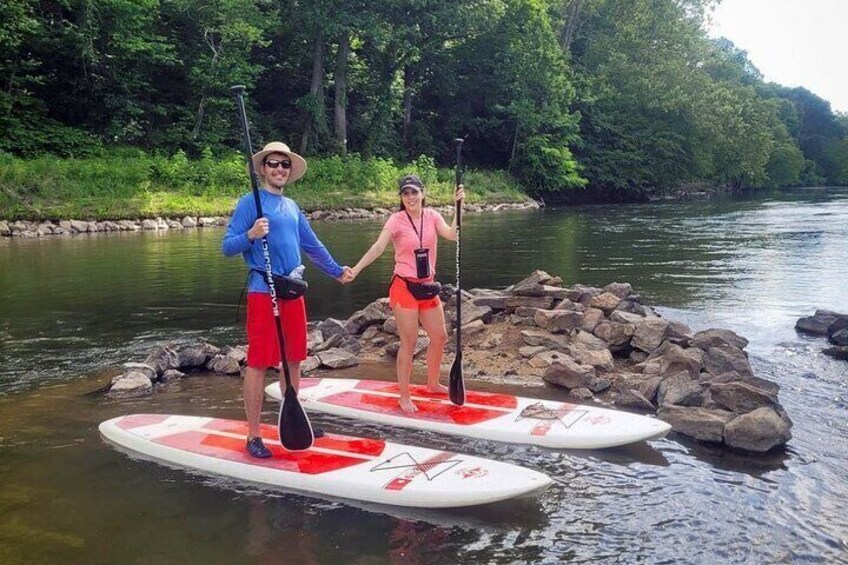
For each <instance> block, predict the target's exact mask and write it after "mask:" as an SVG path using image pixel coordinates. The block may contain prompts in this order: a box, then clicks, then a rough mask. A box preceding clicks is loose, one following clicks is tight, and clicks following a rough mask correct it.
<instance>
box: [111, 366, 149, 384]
mask: <svg viewBox="0 0 848 565" xmlns="http://www.w3.org/2000/svg"><path fill="white" fill-rule="evenodd" d="M121 366H122V367H123V368H124V369H125V371H124V372H125V373H129V372H131V371H137V372H140V373H142V374H144V375H145V376H147V378H148V379H150V380H151V381H155V380H156V379H157V378H158V377H159V376H158V375H157V374H156V369H155V368H153V367H152V366H150V365H148V364H147V363H124V364H123V365H121ZM122 377H123V375H119V376H117V377H115V379H113V382H114V381H115V380H117V379H120V378H122Z"/></svg>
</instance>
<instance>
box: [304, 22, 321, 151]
mask: <svg viewBox="0 0 848 565" xmlns="http://www.w3.org/2000/svg"><path fill="white" fill-rule="evenodd" d="M323 84H324V34H323V33H322V32H321V29H320V28H319V29H318V31H316V32H315V46H314V49H313V51H312V82H311V83H310V84H309V96H310V97H311V101H310V102H311V103H312V104H314V105H315V106H314V108H310V109H308V110H307V112H306V117H305V119H304V124H303V134H302V135H301V137H300V154H301V155H305V154H306V146H307V145H308V143H309V132H310V131H312V130H316V131H317V130H319V129H321V127H320V125H319V124H320V122H321V121H322V120H323V119H324V88H323Z"/></svg>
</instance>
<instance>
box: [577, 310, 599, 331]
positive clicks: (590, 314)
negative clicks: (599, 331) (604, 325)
mask: <svg viewBox="0 0 848 565" xmlns="http://www.w3.org/2000/svg"><path fill="white" fill-rule="evenodd" d="M604 319H605V318H604V311H603V310H599V309H597V308H587V310H586V313H585V314H584V315H583V323H581V324H580V329H581V330H585V331H587V332H593V331H595V328H597V327H598V324H600V323H601V322H603V321H604Z"/></svg>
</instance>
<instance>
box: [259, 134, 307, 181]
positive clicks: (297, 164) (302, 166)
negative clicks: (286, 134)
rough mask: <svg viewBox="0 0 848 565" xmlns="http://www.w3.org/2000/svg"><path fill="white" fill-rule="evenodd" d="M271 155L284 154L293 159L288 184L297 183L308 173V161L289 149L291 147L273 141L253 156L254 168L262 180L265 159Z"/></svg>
mask: <svg viewBox="0 0 848 565" xmlns="http://www.w3.org/2000/svg"><path fill="white" fill-rule="evenodd" d="M271 153H282V154H283V155H286V156H287V157H288V158H289V159H291V164H292V167H291V172H290V173H289V179H288V181H286V183H287V184H288V183H292V182H294V181H296V180H297V179H299V178H300V177H302V176H303V175H304V174H305V173H306V159H304V158H303V157H301V156H300V155H298V154H297V153H295V152H294V151H292V150H291V149H289V146H288V145H286V144H285V143H283V142H281V141H272V142H271V143H269V144H268V145H266V146H265V147H263V148H262V151H260V152H259V153H254V155H253V167H254V168H255V169H256V173H257V174H258V175H259V177H260V178H261V177H262V164H263V162H264V161H265V157H267V156H268V155H270V154H271Z"/></svg>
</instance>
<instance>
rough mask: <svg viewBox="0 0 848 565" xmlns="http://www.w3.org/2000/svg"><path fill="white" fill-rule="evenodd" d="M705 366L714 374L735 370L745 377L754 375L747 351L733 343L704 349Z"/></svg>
mask: <svg viewBox="0 0 848 565" xmlns="http://www.w3.org/2000/svg"><path fill="white" fill-rule="evenodd" d="M704 368H705V369H706V370H707V372H708V373H712V374H713V375H721V374H722V373H727V372H730V371H734V372H736V373H739V374H740V375H742V376H743V377H753V376H754V371H753V369H751V363H750V362H749V361H748V357H747V356H746V355H745V352H744V351H742V350H741V349H739V348H737V347H733V346H732V345H720V346H718V347H710V348H709V349H708V350H707V351H704Z"/></svg>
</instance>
